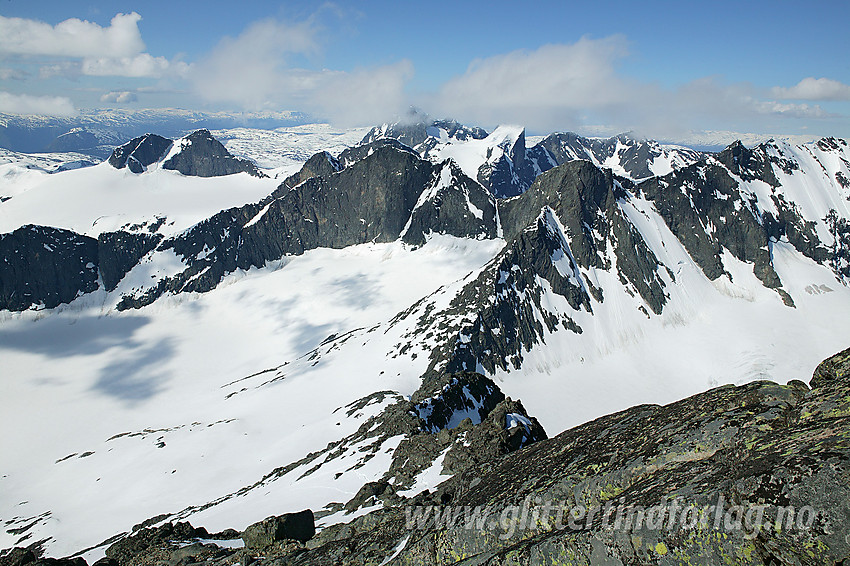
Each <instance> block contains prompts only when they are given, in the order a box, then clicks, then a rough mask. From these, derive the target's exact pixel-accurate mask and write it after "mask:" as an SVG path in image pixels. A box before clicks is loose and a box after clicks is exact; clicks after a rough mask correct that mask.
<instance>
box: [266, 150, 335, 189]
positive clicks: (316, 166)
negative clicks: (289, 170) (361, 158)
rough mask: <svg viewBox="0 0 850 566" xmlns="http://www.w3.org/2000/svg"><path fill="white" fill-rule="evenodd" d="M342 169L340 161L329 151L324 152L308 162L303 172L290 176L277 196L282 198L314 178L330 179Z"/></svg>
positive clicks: (303, 167)
mask: <svg viewBox="0 0 850 566" xmlns="http://www.w3.org/2000/svg"><path fill="white" fill-rule="evenodd" d="M340 169H342V165H340V163H339V160H338V159H336V158H334V157H333V156H332V155H331V154H330V153H328V152H327V151H322V152H320V153H317V154H316V155H314V156H312V157H311V158H310V159H308V160H307V163H305V164H304V165H303V166H302V167H301V170H300V171H298V173H295V174H294V175H290V176H289V177H287V179H286V180H285V181H284V182H283V183H282V184H281V186H280V187H279V188H278V189H277V191H276V193H275V196H281V195H283V193H284V192H286V191H287V190H288V189H292V188H294V187H296V186H298V185H300V184H301V183H303V182H304V181H306V180H307V179H312V178H313V177H328V176H330V175H333V174H334V173H336V172H337V171H339V170H340Z"/></svg>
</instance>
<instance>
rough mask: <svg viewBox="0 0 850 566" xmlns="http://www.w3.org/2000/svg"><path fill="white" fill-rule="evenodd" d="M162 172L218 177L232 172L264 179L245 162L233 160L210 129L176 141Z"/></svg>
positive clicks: (244, 160)
mask: <svg viewBox="0 0 850 566" xmlns="http://www.w3.org/2000/svg"><path fill="white" fill-rule="evenodd" d="M162 168H163V169H171V170H174V171H179V172H180V173H182V174H184V175H189V176H194V177H221V176H223V175H233V174H235V173H248V174H249V175H253V176H255V177H262V176H265V175H264V174H263V173H262V172H261V171H260V170H259V169H258V168H257V166H256V165H254V164H253V163H252V162H250V161H248V160H247V159H240V158H238V157H234V156H233V155H231V154H230V152H229V151H227V148H225V147H224V145H222V144H221V142H219V141H218V140H217V139H215V138H214V137H213V135H212V134H211V133H210V131H209V130H205V129H202V130H197V131H195V132H192V133H191V134H189V135H188V136H186V137H184V138H182V139H180V140H178V141H177V142H176V143H175V147H174V148H173V149H172V151H171V152H169V154H168V156H166V159H165V161H164V162H163V164H162Z"/></svg>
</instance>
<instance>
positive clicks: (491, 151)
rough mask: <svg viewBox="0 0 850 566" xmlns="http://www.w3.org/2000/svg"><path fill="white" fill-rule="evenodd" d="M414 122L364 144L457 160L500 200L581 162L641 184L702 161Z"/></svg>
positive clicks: (572, 137)
mask: <svg viewBox="0 0 850 566" xmlns="http://www.w3.org/2000/svg"><path fill="white" fill-rule="evenodd" d="M414 117H415V118H419V119H420V121H417V122H415V123H400V122H399V123H395V124H383V125H381V126H378V127H375V128H372V130H371V131H370V132H369V133H368V134H366V136H365V137H364V138H363V140H362V142H361V143H364V144H367V143H372V142H375V141H377V140H380V139H388V138H389V139H396V140H398V141H400V142H401V143H403V144H405V145H407V146H409V147H411V148H413V149H414V150H415V151H416V152H418V153H419V154H420V155H421V156H422V157H424V158H426V159H431V160H432V161H435V162H438V163H439V162H441V161H443V160H444V159H449V158H450V159H453V160H454V161H455V162H456V163H457V164H458V165H459V166H460V167H461V169H463V172H464V173H466V175H467V176H469V177H471V178H473V179H476V180H477V181H478V182H479V183H481V184H482V185H483V186H484V187H486V188H488V189H489V190H490V191H491V192H492V193H493V194H494V195H496V196H497V197H499V198H505V197H512V196H516V195H519V194H522V193H524V192H525V191H526V190H528V188H529V187H530V186H531V184H532V183H533V182H534V179H536V178H537V176H538V175H540V174H541V173H543V172H544V171H548V170H549V169H551V168H553V167H557V166H558V165H562V164H564V163H566V162H568V161H574V160H577V159H584V160H588V161H590V162H592V163H593V164H594V165H597V166H599V167H606V168H608V169H611V170H613V171H614V172H615V173H617V174H618V175H621V176H624V177H627V178H629V179H631V180H634V181H640V180H643V179H647V178H649V177H653V176H657V175H666V174H667V173H670V172H671V171H673V170H674V169H679V168H682V167H686V166H688V165H691V164H692V163H695V162H697V161H699V160H700V159H702V158H703V157H704V154H702V153H701V152H699V151H696V150H693V149H689V148H686V147H681V146H675V145H663V144H660V143H658V142H656V141H652V140H639V139H634V138H632V137H630V136H629V135H627V134H621V135H619V136H616V137H613V138H608V139H596V138H586V137H582V136H579V135H578V134H574V133H570V132H568V133H555V134H551V135H549V136H546V137H545V138H543V139H542V140H540V141H539V142H538V143H537V144H535V145H533V146H532V147H526V136H525V129H524V128H522V127H521V126H500V127H498V128H496V130H494V131H493V132H492V133H491V134H488V133H487V132H486V131H484V130H482V129H481V128H469V127H465V126H462V125H461V124H458V123H457V122H454V121H451V120H431V119H430V118H428V117H427V116H420V115H416V116H414Z"/></svg>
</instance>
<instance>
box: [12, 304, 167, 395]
mask: <svg viewBox="0 0 850 566" xmlns="http://www.w3.org/2000/svg"><path fill="white" fill-rule="evenodd" d="M150 322H151V319H150V318H149V317H146V316H137V315H128V316H115V317H109V316H105V317H97V316H80V317H78V318H74V319H72V320H69V319H67V318H62V317H51V318H47V319H43V320H39V321H35V322H32V321H27V322H25V323H22V324H15V325H10V326H9V327H7V328H0V353H2V351H3V350H15V351H19V352H24V353H28V354H34V355H39V356H44V357H45V358H48V359H50V360H62V359H65V358H73V357H77V356H79V357H89V356H92V357H94V356H103V357H101V358H100V360H103V361H100V363H98V358H97V357H94V358H93V359H92V370H91V373H92V374H94V376H95V379H96V380H95V382H94V384H93V385H92V386H91V388H90V390H91V391H93V392H95V393H98V394H101V395H105V396H108V397H111V398H113V399H115V400H118V401H120V402H123V403H126V404H128V405H135V404H137V403H140V402H143V401H147V400H149V399H151V398H152V397H154V396H155V395H157V394H158V393H159V392H160V391H161V390H162V388H163V384H164V382H165V381H167V379H168V377H169V375H168V374H167V372H166V371H164V370H163V369H162V367H163V365H164V362H165V361H166V360H168V358H170V357H171V356H173V355H174V353H175V348H174V346H173V345H172V344H171V339H170V338H161V339H159V340H157V341H156V342H153V343H151V342H150V341H146V340H144V339H140V338H138V337H137V333H138V331H139V330H140V329H141V328H143V327H144V326H146V325H147V324H149V323H150ZM58 363H59V364H60V365H56V366H50V367H54V368H61V361H60V362H58ZM101 364H105V365H103V366H102V367H101V368H100V369H97V368H98V366H100V365H101ZM60 381H61V380H60ZM41 383H43V384H44V385H50V384H52V383H58V382H57V381H56V378H43V379H42V380H41Z"/></svg>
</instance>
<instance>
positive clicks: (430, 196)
mask: <svg viewBox="0 0 850 566" xmlns="http://www.w3.org/2000/svg"><path fill="white" fill-rule="evenodd" d="M497 231H498V227H497V220H496V201H495V199H494V198H493V196H492V195H491V194H490V193H489V192H488V191H486V190H485V189H484V188H483V187H482V186H481V185H479V184H478V183H476V182H475V181H473V180H472V179H470V178H469V177H467V176H466V175H464V174H463V172H462V171H461V170H460V168H459V167H458V166H457V165H455V163H454V162H453V161H446V162H445V163H443V164H442V165H441V167H440V168H439V169H438V170H437V171H435V175H434V178H433V180H432V181H431V183H429V185H428V186H426V187H425V189H424V191H423V192H422V194H421V196H420V198H419V200H418V201H417V203H416V206H415V208H414V209H413V211H412V214H411V216H410V220H409V221H408V224H407V226H406V228H405V231H404V232H403V235H402V238H403V240H404V241H405V242H407V243H409V244H416V245H421V244H424V243H425V240H426V236H427V235H428V234H429V233H437V234H450V235H452V236H458V237H460V238H485V239H491V238H495V237H496V236H497Z"/></svg>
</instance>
